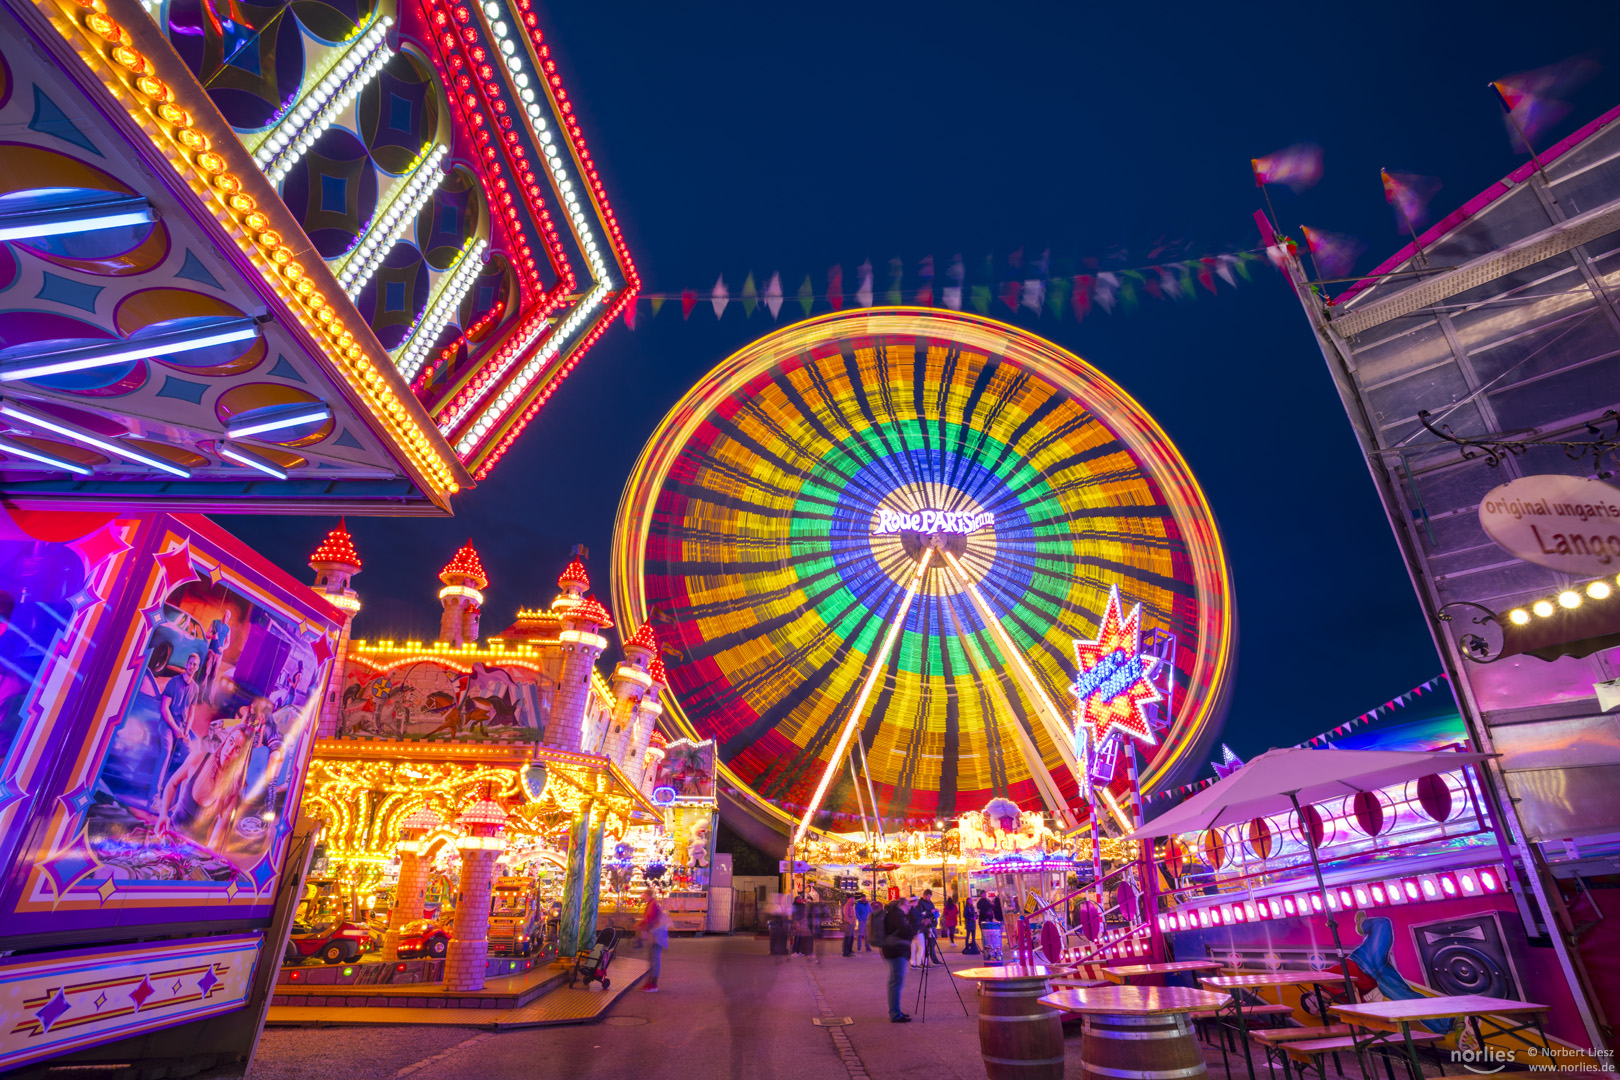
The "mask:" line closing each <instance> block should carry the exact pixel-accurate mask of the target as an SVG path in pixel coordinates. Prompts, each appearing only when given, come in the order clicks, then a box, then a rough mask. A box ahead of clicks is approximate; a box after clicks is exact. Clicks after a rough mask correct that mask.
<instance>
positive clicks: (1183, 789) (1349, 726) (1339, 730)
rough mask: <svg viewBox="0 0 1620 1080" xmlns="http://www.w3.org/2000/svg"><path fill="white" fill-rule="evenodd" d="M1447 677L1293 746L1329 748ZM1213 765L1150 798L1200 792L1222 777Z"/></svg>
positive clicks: (1433, 689)
mask: <svg viewBox="0 0 1620 1080" xmlns="http://www.w3.org/2000/svg"><path fill="white" fill-rule="evenodd" d="M1450 680H1451V677H1450V676H1449V675H1446V674H1445V673H1441V674H1439V675H1436V676H1435V677H1434V678H1432V679H1426V680H1424V681H1423V682H1420V683H1418V684H1417V685H1416V686H1414V687H1412V689H1410V690H1408V691H1406V693H1404V694H1398V695H1396V696H1395V697H1392V698H1390V699H1389V700H1388V701H1386V702H1384V703H1383V704H1382V705H1378V706H1375V707H1373V708H1371V709H1368V710H1367V711H1366V712H1364V713H1362V714H1361V715H1360V716H1357V717H1356V718H1355V719H1353V720H1349V721H1346V722H1345V723H1343V724H1340V725H1339V726H1338V727H1336V728H1334V729H1333V730H1331V731H1325V732H1323V733H1322V734H1320V735H1318V736H1316V737H1315V738H1312V739H1307V740H1305V741H1304V742H1302V743H1296V744H1295V747H1294V748H1295V749H1297V750H1298V749H1304V748H1306V747H1331V746H1332V745H1333V743H1332V740H1333V739H1336V738H1338V737H1339V736H1341V735H1348V734H1350V732H1352V731H1354V730H1356V729H1357V728H1359V727H1364V726H1366V725H1367V724H1370V723H1371V722H1372V721H1374V720H1376V719H1378V718H1379V717H1380V716H1388V715H1390V714H1391V713H1393V712H1394V711H1395V710H1396V709H1404V708H1406V706H1408V705H1410V704H1411V703H1412V702H1414V701H1416V700H1417V699H1418V698H1421V697H1423V696H1424V695H1425V694H1432V693H1435V692H1436V691H1437V690H1439V689H1440V688H1441V686H1446V687H1447V688H1449V687H1450ZM1221 749H1222V750H1223V751H1225V752H1226V753H1228V754H1229V753H1231V751H1229V750H1226V748H1225V747H1224V746H1222V748H1221ZM1215 768H1216V771H1217V775H1215V776H1210V777H1206V778H1205V779H1203V780H1195V781H1193V782H1192V783H1190V784H1182V785H1180V786H1179V787H1171V788H1165V789H1164V790H1163V791H1159V792H1155V793H1154V794H1153V795H1152V797H1151V798H1152V799H1169V798H1172V797H1173V796H1176V795H1191V794H1193V793H1195V792H1199V791H1202V790H1204V789H1205V788H1207V787H1209V785H1211V784H1213V783H1216V782H1217V781H1219V780H1221V779H1223V775H1222V774H1220V767H1219V765H1217V766H1215ZM1150 801H1151V800H1150Z"/></svg>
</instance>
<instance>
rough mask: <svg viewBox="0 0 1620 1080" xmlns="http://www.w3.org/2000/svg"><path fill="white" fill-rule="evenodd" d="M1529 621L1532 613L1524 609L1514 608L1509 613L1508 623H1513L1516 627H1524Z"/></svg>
mask: <svg viewBox="0 0 1620 1080" xmlns="http://www.w3.org/2000/svg"><path fill="white" fill-rule="evenodd" d="M1529 621H1530V613H1529V612H1528V611H1526V610H1524V608H1514V609H1513V610H1512V611H1510V612H1508V622H1510V623H1512V624H1513V625H1514V626H1523V625H1524V624H1525V623H1528V622H1529Z"/></svg>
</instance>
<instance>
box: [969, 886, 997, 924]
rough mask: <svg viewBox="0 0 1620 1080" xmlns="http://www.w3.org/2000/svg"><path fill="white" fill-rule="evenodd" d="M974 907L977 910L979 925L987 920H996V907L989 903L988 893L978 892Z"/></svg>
mask: <svg viewBox="0 0 1620 1080" xmlns="http://www.w3.org/2000/svg"><path fill="white" fill-rule="evenodd" d="M974 907H975V908H976V909H977V912H978V916H979V926H980V927H983V926H984V924H985V923H987V922H994V921H995V920H996V909H995V908H993V907H992V906H991V905H990V894H989V893H987V892H980V893H979V899H978V900H976V901H975V902H974Z"/></svg>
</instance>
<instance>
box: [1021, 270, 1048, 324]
mask: <svg viewBox="0 0 1620 1080" xmlns="http://www.w3.org/2000/svg"><path fill="white" fill-rule="evenodd" d="M1044 303H1046V282H1044V281H1042V280H1041V279H1040V278H1029V279H1027V280H1026V281H1025V282H1024V288H1023V290H1022V293H1021V296H1020V299H1019V301H1018V306H1019V307H1027V308H1029V310H1031V311H1033V312H1034V313H1035V314H1037V315H1039V314H1040V313H1041V305H1042V304H1044Z"/></svg>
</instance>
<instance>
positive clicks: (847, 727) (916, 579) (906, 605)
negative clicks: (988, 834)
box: [790, 548, 934, 850]
mask: <svg viewBox="0 0 1620 1080" xmlns="http://www.w3.org/2000/svg"><path fill="white" fill-rule="evenodd" d="M933 557H934V549H933V548H929V549H928V550H927V551H924V552H923V557H922V558H921V559H919V560H917V572H916V573H915V574H913V575H912V577H911V584H910V585H908V586H907V587H906V595H905V599H903V600H901V601H900V610H899V612H898V613H897V614H896V615H895V617H894V622H892V623H890V624H889V632H888V634H887V635H885V636H884V638H883V647H882V648H881V649H879V650H878V651H877V655H876V657H875V658H874V659H873V661H872V670H871V671H870V672H868V673H867V676H866V682H864V683H863V684H861V692H860V695H859V696H858V697H857V698H856V699H855V707H854V708H852V709H850V710H849V719H848V720H846V721H844V730H843V731H841V732H839V733H838V744H837V745H836V746H834V747H833V752H832V757H830V758H828V759H827V767H826V769H824V770H823V771H822V773H821V782H820V783H818V784H817V785H816V793H815V796H814V797H812V798H811V800H810V805H809V806H807V807H805V809H804V817H803V818H801V819H800V821H799V827H798V828H797V829H795V830H794V831H793V845H792V846H793V847H795V848H796V847H798V846H799V841H800V840H803V839H804V833H805V830H806V829H808V828H810V819H811V818H813V817H815V816H816V811H817V810H819V809H821V800H822V799H823V798H825V797H826V795H827V785H828V784H829V783H830V782H831V781H832V778H833V774H834V773H836V772H837V771H838V767H839V766H840V765H841V764H843V761H844V753H845V751H847V750H848V749H849V739H850V736H851V735H854V734H855V725H856V724H858V723H859V722H860V719H861V713H862V712H864V711H865V709H866V699H867V698H868V697H870V696H871V695H872V687H874V686H876V685H877V681H878V678H879V676H881V675H882V674H883V668H884V665H885V664H886V663H887V662H888V659H889V650H890V649H893V648H894V642H895V639H896V638H898V637H899V636H900V631H901V630H902V629H903V628H904V627H905V625H906V613H907V612H909V611H910V610H911V602H912V601H913V600H915V599H916V597H917V590H918V589H920V588H921V587H922V580H923V575H924V574H925V573H927V572H928V563H929V560H931V559H932V558H933ZM874 812H875V808H874ZM790 850H791V849H790Z"/></svg>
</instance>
